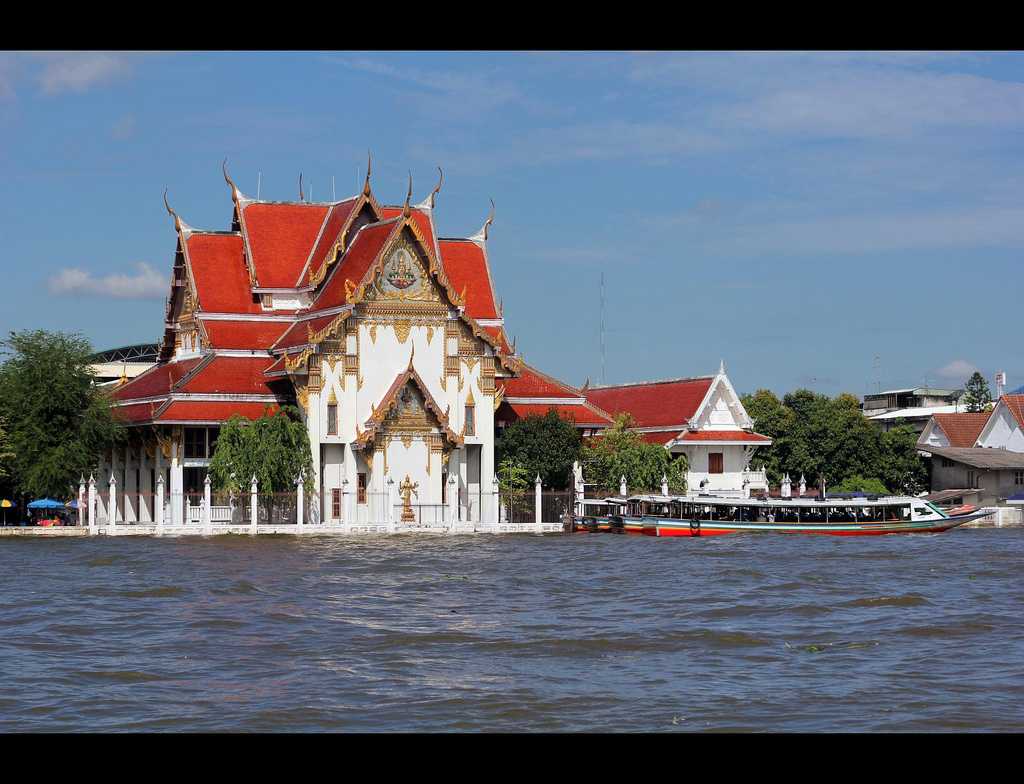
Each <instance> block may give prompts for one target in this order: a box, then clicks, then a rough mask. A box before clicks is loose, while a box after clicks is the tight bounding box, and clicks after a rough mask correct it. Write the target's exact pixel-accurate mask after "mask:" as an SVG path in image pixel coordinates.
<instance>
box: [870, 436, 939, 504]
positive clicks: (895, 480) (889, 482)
mask: <svg viewBox="0 0 1024 784" xmlns="http://www.w3.org/2000/svg"><path fill="white" fill-rule="evenodd" d="M879 476H881V477H882V480H883V481H884V482H885V484H886V486H887V487H890V488H892V489H893V490H894V491H898V492H901V493H907V494H908V495H917V494H918V493H920V492H921V491H922V490H925V489H927V487H928V485H929V482H928V466H927V464H926V463H925V461H924V459H923V458H922V457H921V455H919V454H918V452H917V431H916V430H914V428H912V427H911V426H910V425H906V424H903V423H902V422H900V423H898V424H897V426H896V427H894V428H892V429H891V430H889V431H888V432H885V433H882V458H881V462H880V471H879Z"/></svg>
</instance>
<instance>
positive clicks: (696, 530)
mask: <svg viewBox="0 0 1024 784" xmlns="http://www.w3.org/2000/svg"><path fill="white" fill-rule="evenodd" d="M690 536H700V520H691V521H690Z"/></svg>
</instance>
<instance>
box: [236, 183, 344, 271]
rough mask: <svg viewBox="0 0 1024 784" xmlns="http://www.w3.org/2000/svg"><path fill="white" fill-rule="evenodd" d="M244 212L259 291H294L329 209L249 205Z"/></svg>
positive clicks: (281, 205) (325, 206) (264, 204)
mask: <svg viewBox="0 0 1024 784" xmlns="http://www.w3.org/2000/svg"><path fill="white" fill-rule="evenodd" d="M240 212H241V222H242V226H243V231H244V232H245V235H246V238H247V240H248V246H249V252H250V254H251V256H250V263H251V264H252V266H253V271H254V272H255V277H256V282H257V285H258V286H259V287H260V288H281V289H283V288H295V287H296V285H297V281H298V280H299V278H300V277H301V275H302V271H303V270H304V269H305V267H306V261H307V259H308V258H309V256H310V253H311V252H312V251H313V246H314V244H315V243H316V241H317V239H318V237H319V236H320V233H321V229H322V227H323V225H324V222H325V219H326V218H327V215H328V213H329V212H330V208H329V207H328V206H327V205H324V204H308V203H291V202H279V203H267V202H253V203H251V204H246V205H245V206H244V207H243V208H242V210H241V211H240Z"/></svg>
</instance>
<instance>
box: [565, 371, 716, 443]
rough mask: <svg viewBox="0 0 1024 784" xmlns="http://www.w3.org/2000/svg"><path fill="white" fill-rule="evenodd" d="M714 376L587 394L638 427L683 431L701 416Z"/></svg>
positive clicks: (593, 389)
mask: <svg viewBox="0 0 1024 784" xmlns="http://www.w3.org/2000/svg"><path fill="white" fill-rule="evenodd" d="M714 379H715V377H714V376H697V377H694V378H675V379H668V380H666V381H644V382H637V383H633V384H617V385H614V386H600V387H590V388H588V389H584V390H583V394H584V395H586V398H587V400H588V401H590V402H591V403H594V404H595V405H597V406H599V407H600V408H602V409H604V410H605V411H607V412H609V413H611V414H613V415H614V414H620V413H623V412H628V413H630V414H632V415H633V420H634V421H635V423H636V426H637V427H656V426H658V425H664V426H666V427H672V426H678V427H679V429H680V430H681V429H682V427H683V426H684V425H686V424H687V423H688V422H689V421H690V420H691V419H692V418H693V416H694V414H696V413H697V409H698V408H699V407H700V404H701V403H702V402H703V400H704V398H705V396H706V395H707V393H708V390H709V389H710V388H711V383H712V382H713V381H714Z"/></svg>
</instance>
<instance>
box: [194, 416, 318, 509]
mask: <svg viewBox="0 0 1024 784" xmlns="http://www.w3.org/2000/svg"><path fill="white" fill-rule="evenodd" d="M253 475H255V476H256V481H258V482H259V489H260V493H261V494H262V493H275V492H277V493H279V492H287V491H289V490H292V489H293V488H294V487H295V482H296V480H297V479H298V478H299V477H300V476H301V477H302V481H303V482H304V483H305V485H306V487H307V488H308V487H310V485H311V483H312V479H313V457H312V454H311V452H310V445H309V433H308V431H307V430H306V425H305V424H304V423H303V421H302V417H301V415H300V413H299V409H297V408H296V407H295V406H282V407H281V409H280V410H278V411H272V410H271V409H270V408H269V407H268V408H267V409H266V410H264V412H263V416H261V417H260V418H259V419H257V420H254V421H252V422H250V421H249V420H248V419H246V418H245V417H242V416H240V415H238V414H235V415H234V416H232V417H231V419H229V420H228V421H227V422H225V423H224V425H223V426H222V427H221V429H220V435H219V436H218V438H217V449H216V451H214V453H213V458H212V459H211V460H210V482H211V484H212V485H213V486H214V488H215V489H217V490H221V491H228V492H233V493H246V492H248V491H249V486H250V483H251V482H252V477H253Z"/></svg>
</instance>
